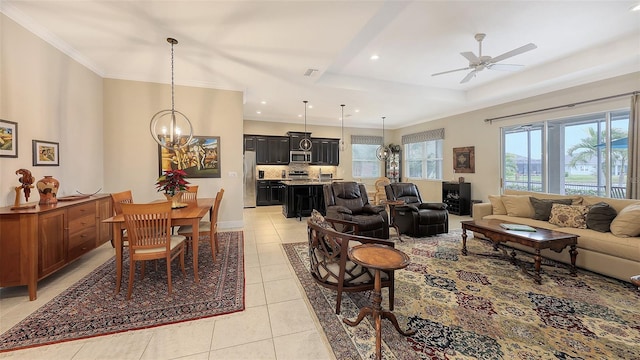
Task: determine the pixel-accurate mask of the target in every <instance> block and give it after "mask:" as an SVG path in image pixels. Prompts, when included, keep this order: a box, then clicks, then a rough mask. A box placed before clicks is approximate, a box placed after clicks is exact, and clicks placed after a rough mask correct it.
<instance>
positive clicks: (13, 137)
mask: <svg viewBox="0 0 640 360" xmlns="http://www.w3.org/2000/svg"><path fill="white" fill-rule="evenodd" d="M0 157H18V123H15V122H13V121H8V120H2V119H0Z"/></svg>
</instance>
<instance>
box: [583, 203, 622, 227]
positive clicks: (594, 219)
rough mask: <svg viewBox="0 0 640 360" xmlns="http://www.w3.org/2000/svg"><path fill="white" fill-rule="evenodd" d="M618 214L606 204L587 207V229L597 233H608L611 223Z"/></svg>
mask: <svg viewBox="0 0 640 360" xmlns="http://www.w3.org/2000/svg"><path fill="white" fill-rule="evenodd" d="M616 215H618V212H617V211H616V209H614V208H613V207H611V205H609V204H607V203H606V202H599V203H597V204H594V205H591V206H589V212H588V213H587V229H592V230H595V231H599V232H608V231H609V227H610V226H611V222H612V221H613V219H615V217H616Z"/></svg>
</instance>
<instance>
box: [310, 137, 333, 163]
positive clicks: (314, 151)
mask: <svg viewBox="0 0 640 360" xmlns="http://www.w3.org/2000/svg"><path fill="white" fill-rule="evenodd" d="M311 144H312V147H311V164H312V165H335V166H337V165H339V164H340V139H323V138H311Z"/></svg>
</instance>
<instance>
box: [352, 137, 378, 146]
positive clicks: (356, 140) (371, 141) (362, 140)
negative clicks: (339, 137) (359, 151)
mask: <svg viewBox="0 0 640 360" xmlns="http://www.w3.org/2000/svg"><path fill="white" fill-rule="evenodd" d="M351 144H360V145H382V136H368V135H351Z"/></svg>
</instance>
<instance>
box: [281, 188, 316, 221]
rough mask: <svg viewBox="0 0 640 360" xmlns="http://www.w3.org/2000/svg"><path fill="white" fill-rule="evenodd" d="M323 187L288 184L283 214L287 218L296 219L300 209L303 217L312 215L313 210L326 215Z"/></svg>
mask: <svg viewBox="0 0 640 360" xmlns="http://www.w3.org/2000/svg"><path fill="white" fill-rule="evenodd" d="M322 186H323V185H322V184H286V186H285V189H284V201H283V203H282V214H283V215H284V216H285V217H287V218H292V217H296V216H298V207H300V212H301V215H302V216H309V215H311V211H312V210H313V209H316V210H318V211H319V212H320V213H322V214H323V215H325V214H326V212H325V205H324V194H323V192H322Z"/></svg>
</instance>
